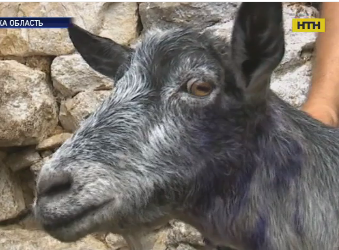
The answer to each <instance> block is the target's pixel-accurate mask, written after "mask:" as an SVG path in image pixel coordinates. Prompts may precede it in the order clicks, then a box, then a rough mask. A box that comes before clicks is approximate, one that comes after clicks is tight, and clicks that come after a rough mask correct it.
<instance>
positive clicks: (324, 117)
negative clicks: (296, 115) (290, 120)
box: [301, 101, 339, 127]
mask: <svg viewBox="0 0 339 250" xmlns="http://www.w3.org/2000/svg"><path fill="white" fill-rule="evenodd" d="M301 110H303V111H305V112H306V113H308V114H309V115H310V116H312V117H313V118H315V119H317V120H319V121H321V122H322V123H325V124H327V125H329V126H332V127H338V126H339V117H338V113H337V112H336V109H335V108H333V107H332V106H331V105H330V104H326V103H324V102H319V101H318V102H315V101H313V102H311V101H306V102H305V104H304V105H303V106H302V108H301Z"/></svg>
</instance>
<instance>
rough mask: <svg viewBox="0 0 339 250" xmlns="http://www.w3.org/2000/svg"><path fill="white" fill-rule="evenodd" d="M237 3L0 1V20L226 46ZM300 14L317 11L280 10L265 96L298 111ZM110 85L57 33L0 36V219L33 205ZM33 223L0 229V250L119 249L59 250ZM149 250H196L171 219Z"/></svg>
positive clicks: (309, 47)
mask: <svg viewBox="0 0 339 250" xmlns="http://www.w3.org/2000/svg"><path fill="white" fill-rule="evenodd" d="M237 7H238V3H164V2H163V3H140V4H137V3H0V16H3V17H6V16H8V17H13V16H18V17H21V16H39V17H41V16H43V17H56V16H57V17H62V16H72V17H74V18H75V22H76V23H77V24H78V25H80V26H81V27H84V28H86V29H88V30H89V31H91V32H94V33H95V34H98V35H101V36H104V37H108V38H111V39H113V40H114V41H116V42H119V43H122V44H125V45H133V44H134V43H135V42H136V41H137V39H138V37H139V35H140V34H141V33H142V32H143V31H144V30H147V29H149V28H151V27H153V26H155V25H160V26H162V27H171V26H174V25H176V26H181V27H183V26H186V25H188V24H190V25H191V24H192V25H197V26H198V27H201V28H202V29H209V30H212V31H213V32H214V33H215V34H217V35H220V36H223V37H225V38H226V39H229V38H230V35H231V29H232V24H233V20H234V15H235V11H236V9H237ZM298 13H302V14H308V15H311V16H317V15H318V11H317V10H316V9H315V8H313V7H310V6H305V5H301V4H300V3H294V4H291V3H285V4H284V18H285V31H286V43H287V44H286V50H287V51H286V55H285V57H284V59H283V62H282V64H281V65H280V66H279V67H278V68H277V69H276V71H275V74H274V76H273V79H272V89H273V90H274V91H275V92H276V93H278V95H279V96H281V97H282V98H283V99H284V100H286V101H288V102H290V103H291V104H292V105H294V106H296V107H300V105H301V104H302V103H303V101H304V100H305V97H306V93H307V90H308V86H309V82H310V75H311V59H312V54H313V47H314V41H315V34H313V33H292V30H291V26H292V18H293V17H295V16H296V15H297V14H298ZM112 88H114V83H113V82H112V81H111V80H110V79H107V78H106V77H104V76H102V75H100V74H99V73H96V72H94V71H93V70H92V69H91V68H90V67H89V66H88V65H87V64H86V63H85V62H84V60H83V59H82V58H81V57H80V56H79V55H78V54H77V53H76V52H75V51H74V47H73V46H72V44H71V41H70V40H69V38H68V35H67V30H65V29H7V30H6V29H0V194H1V195H0V220H1V219H4V218H8V217H11V216H14V215H16V214H17V213H18V212H19V211H21V210H22V209H24V208H25V207H26V206H27V205H28V204H30V203H31V202H32V200H33V197H34V178H35V177H36V175H37V174H38V172H39V169H40V168H41V166H42V165H43V163H44V161H46V159H48V158H49V157H51V155H52V154H53V152H55V150H56V149H57V148H58V147H59V146H60V145H61V144H62V143H63V142H64V141H65V140H66V139H67V138H69V137H70V136H71V134H72V133H73V132H74V131H75V130H76V129H77V127H78V125H79V122H80V121H81V120H82V119H84V117H86V116H87V115H88V114H89V113H91V112H93V110H94V109H95V108H96V107H97V106H98V105H99V104H100V103H101V102H102V101H103V99H104V98H105V97H107V96H108V95H109V94H110V93H111V90H112ZM38 229H39V228H38V227H37V225H35V224H34V222H32V221H25V222H24V223H22V224H21V225H18V226H14V227H11V228H7V229H6V230H4V229H0V249H4V250H6V249H25V250H29V249H35V250H40V249H41V250H42V249H44V250H49V249H70V250H75V249H83V250H84V249H97V250H101V249H114V250H117V249H120V250H122V249H126V248H125V243H124V241H123V240H122V239H121V238H120V237H117V236H115V235H112V234H108V235H94V236H89V237H86V238H85V239H83V240H81V241H79V242H77V243H74V244H63V243H59V242H57V241H56V240H54V239H52V238H51V237H49V236H47V235H45V234H44V233H42V232H41V231H39V230H38ZM152 237H153V239H154V246H153V249H157V250H174V249H177V250H179V249H180V250H194V249H200V247H201V246H202V240H201V237H200V235H199V233H197V232H196V231H195V230H193V229H192V228H191V227H189V226H187V225H185V224H183V223H180V222H178V221H173V222H171V223H170V224H169V225H168V227H166V228H163V229H160V230H159V231H158V232H156V233H155V234H154V235H152Z"/></svg>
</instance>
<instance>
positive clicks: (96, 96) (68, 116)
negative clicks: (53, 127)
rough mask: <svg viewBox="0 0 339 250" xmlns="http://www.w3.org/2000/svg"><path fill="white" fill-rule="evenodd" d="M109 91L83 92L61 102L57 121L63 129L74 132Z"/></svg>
mask: <svg viewBox="0 0 339 250" xmlns="http://www.w3.org/2000/svg"><path fill="white" fill-rule="evenodd" d="M110 94H111V91H85V92H80V93H79V94H77V95H76V96H75V97H74V98H72V99H68V100H66V101H62V102H61V106H60V114H59V120H60V123H61V124H62V126H63V128H64V129H66V130H67V131H69V132H74V131H75V130H76V129H77V128H78V127H79V124H80V122H81V121H82V120H83V119H84V118H85V117H86V116H88V115H89V114H91V113H92V112H94V110H95V109H96V108H97V107H98V106H99V104H101V103H102V102H103V101H104V99H105V98H107V97H108V96H109V95H110Z"/></svg>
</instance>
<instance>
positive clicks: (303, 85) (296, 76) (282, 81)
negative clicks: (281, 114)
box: [271, 62, 312, 108]
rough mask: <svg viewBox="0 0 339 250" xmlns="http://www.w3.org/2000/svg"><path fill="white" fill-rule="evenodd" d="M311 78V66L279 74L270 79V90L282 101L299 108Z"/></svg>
mask: <svg viewBox="0 0 339 250" xmlns="http://www.w3.org/2000/svg"><path fill="white" fill-rule="evenodd" d="M311 76H312V64H311V62H307V63H306V64H304V65H302V66H300V67H297V68H293V69H289V70H288V71H287V72H280V73H279V74H275V75H273V77H272V82H271V89H272V90H273V91H274V92H276V93H277V94H278V96H280V97H281V98H282V99H284V100H285V101H287V102H288V103H290V104H291V105H293V106H295V107H297V108H299V107H300V106H301V105H302V104H303V103H304V101H305V100H306V97H307V93H308V89H309V86H310V82H311Z"/></svg>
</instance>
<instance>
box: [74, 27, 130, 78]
mask: <svg viewBox="0 0 339 250" xmlns="http://www.w3.org/2000/svg"><path fill="white" fill-rule="evenodd" d="M68 34H69V37H70V39H71V41H72V43H73V45H74V47H75V48H76V50H77V51H78V52H79V53H80V55H81V56H82V58H83V59H84V60H85V61H86V62H87V63H88V65H89V66H90V67H91V68H93V69H94V70H96V71H97V72H99V73H101V74H103V75H105V76H108V77H110V78H114V77H115V75H116V73H117V71H118V69H119V67H120V66H121V65H122V64H124V63H125V62H126V61H127V59H128V58H129V57H130V55H131V53H132V51H133V50H132V49H130V48H128V47H125V46H123V45H120V44H118V43H116V42H114V41H112V40H111V39H109V38H104V37H100V36H96V35H94V34H92V33H90V32H88V31H86V30H84V29H83V28H81V27H79V26H77V25H76V24H74V23H72V24H71V25H70V26H69V28H68Z"/></svg>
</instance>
